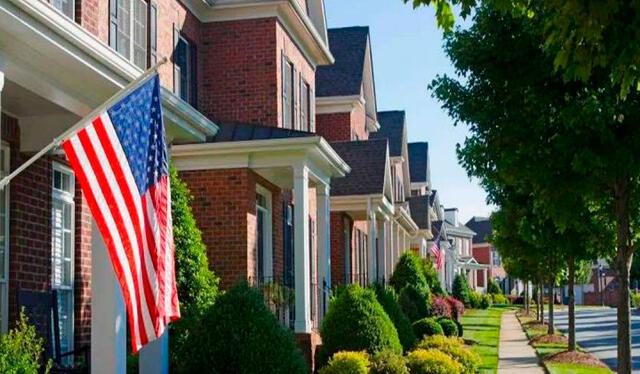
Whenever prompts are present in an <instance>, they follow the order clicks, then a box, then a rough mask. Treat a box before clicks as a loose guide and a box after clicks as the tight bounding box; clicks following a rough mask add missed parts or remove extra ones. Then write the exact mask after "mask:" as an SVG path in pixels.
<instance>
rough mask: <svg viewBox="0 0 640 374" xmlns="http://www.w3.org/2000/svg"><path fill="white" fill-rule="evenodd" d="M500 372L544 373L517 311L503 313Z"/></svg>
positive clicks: (518, 373)
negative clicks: (523, 329) (519, 320)
mask: <svg viewBox="0 0 640 374" xmlns="http://www.w3.org/2000/svg"><path fill="white" fill-rule="evenodd" d="M498 358H499V362H498V374H544V369H543V368H542V366H540V365H538V356H536V352H535V351H534V350H533V347H531V346H530V345H529V340H528V339H527V336H526V335H525V334H524V331H522V327H521V326H520V322H518V319H517V318H516V313H515V312H505V313H503V314H502V321H501V324H500V348H499V353H498Z"/></svg>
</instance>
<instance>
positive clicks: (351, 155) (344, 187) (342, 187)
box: [330, 139, 387, 196]
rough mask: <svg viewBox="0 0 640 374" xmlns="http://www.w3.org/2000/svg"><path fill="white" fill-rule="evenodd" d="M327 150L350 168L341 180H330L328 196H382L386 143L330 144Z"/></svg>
mask: <svg viewBox="0 0 640 374" xmlns="http://www.w3.org/2000/svg"><path fill="white" fill-rule="evenodd" d="M330 145H331V147H332V148H333V149H334V150H335V151H336V152H337V153H338V155H339V156H340V157H341V158H342V159H343V160H344V161H345V162H346V163H347V164H348V165H349V166H350V167H351V173H349V174H348V175H347V176H346V177H344V178H337V179H333V180H331V195H332V196H345V195H368V194H377V193H383V192H384V177H385V170H384V169H385V166H386V161H387V160H386V157H387V141H386V139H377V140H361V141H350V142H333V143H330Z"/></svg>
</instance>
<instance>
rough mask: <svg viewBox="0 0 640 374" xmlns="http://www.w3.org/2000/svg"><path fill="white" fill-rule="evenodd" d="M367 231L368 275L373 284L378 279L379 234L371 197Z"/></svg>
mask: <svg viewBox="0 0 640 374" xmlns="http://www.w3.org/2000/svg"><path fill="white" fill-rule="evenodd" d="M367 231H368V239H369V242H368V249H369V256H368V264H367V275H368V278H369V279H368V281H369V284H373V283H374V282H375V281H376V274H377V269H376V262H377V261H376V260H377V257H376V256H377V252H378V250H377V248H376V247H377V245H376V242H377V240H376V236H377V234H378V230H377V228H376V213H375V211H374V209H373V204H371V199H367Z"/></svg>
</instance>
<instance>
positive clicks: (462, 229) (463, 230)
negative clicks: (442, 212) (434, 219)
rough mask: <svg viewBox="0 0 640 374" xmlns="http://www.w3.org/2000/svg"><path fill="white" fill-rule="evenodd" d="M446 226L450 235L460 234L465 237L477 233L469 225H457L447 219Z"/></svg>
mask: <svg viewBox="0 0 640 374" xmlns="http://www.w3.org/2000/svg"><path fill="white" fill-rule="evenodd" d="M444 228H445V231H446V232H447V233H449V235H455V234H458V235H462V236H465V237H470V236H474V235H475V231H473V230H471V229H470V228H468V227H467V226H464V225H458V226H456V225H454V224H453V223H451V222H449V221H447V220H445V221H444Z"/></svg>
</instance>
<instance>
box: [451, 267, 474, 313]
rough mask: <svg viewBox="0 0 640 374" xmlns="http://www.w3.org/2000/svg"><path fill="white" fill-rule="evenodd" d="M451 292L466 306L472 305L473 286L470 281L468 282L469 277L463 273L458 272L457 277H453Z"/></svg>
mask: <svg viewBox="0 0 640 374" xmlns="http://www.w3.org/2000/svg"><path fill="white" fill-rule="evenodd" d="M451 294H452V295H453V297H455V298H456V299H458V300H460V301H461V302H462V303H463V304H464V306H466V307H468V306H470V305H471V288H470V287H469V282H467V277H465V276H464V275H462V274H457V275H456V276H455V278H453V285H452V286H451Z"/></svg>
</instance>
